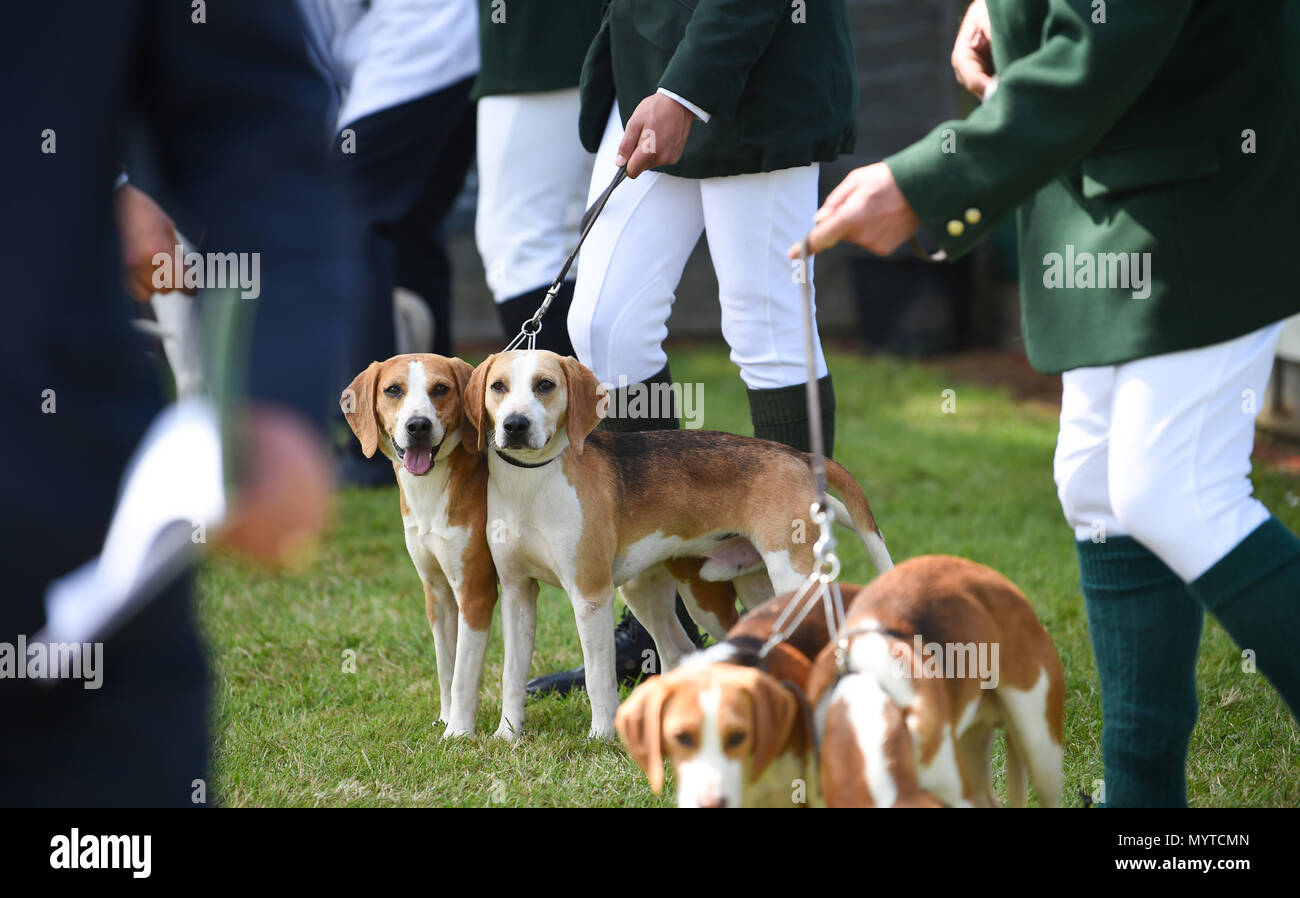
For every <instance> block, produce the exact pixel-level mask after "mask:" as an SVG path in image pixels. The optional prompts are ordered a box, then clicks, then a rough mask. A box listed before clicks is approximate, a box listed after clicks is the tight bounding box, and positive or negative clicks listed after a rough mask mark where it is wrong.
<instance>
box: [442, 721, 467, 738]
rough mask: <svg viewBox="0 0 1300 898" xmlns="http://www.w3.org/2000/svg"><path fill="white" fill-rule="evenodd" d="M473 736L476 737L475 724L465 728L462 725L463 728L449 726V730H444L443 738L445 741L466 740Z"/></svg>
mask: <svg viewBox="0 0 1300 898" xmlns="http://www.w3.org/2000/svg"><path fill="white" fill-rule="evenodd" d="M473 735H474V726H473V724H471V725H469V726H465V725H463V724H462V725H461V726H452V725H451V724H447V729H445V730H443V733H442V738H444V739H462V738H465V737H468V736H473Z"/></svg>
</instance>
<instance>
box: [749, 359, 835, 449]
mask: <svg viewBox="0 0 1300 898" xmlns="http://www.w3.org/2000/svg"><path fill="white" fill-rule="evenodd" d="M817 388H818V391H819V393H820V396H821V402H822V438H823V440H824V441H825V443H826V457H827V458H830V457H831V455H832V453H833V452H834V450H835V386H834V385H833V384H832V383H831V376H830V375H829V374H827V375H826V376H825V377H823V378H822V379H821V380H819V381H817ZM747 392H748V395H749V419H750V420H751V421H752V422H753V424H754V436H756V437H758V438H759V439H760V440H772V441H773V442H776V443H785V444H786V445H787V446H793V447H794V448H795V449H798V450H800V451H801V452H807V451H809V450H810V449H811V448H812V447H811V445H810V443H809V436H808V396H807V391H806V387H805V385H804V384H795V385H794V386H792V387H776V388H774V389H770V390H748V391H747Z"/></svg>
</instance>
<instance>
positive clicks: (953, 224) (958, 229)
mask: <svg viewBox="0 0 1300 898" xmlns="http://www.w3.org/2000/svg"><path fill="white" fill-rule="evenodd" d="M965 231H966V226H965V225H964V224H962V223H961V222H960V221H958V220H957V219H955V218H954V219H953V220H952V221H950V222H948V233H949V234H951V235H952V236H954V237H960V236H961V235H962V234H963V233H965Z"/></svg>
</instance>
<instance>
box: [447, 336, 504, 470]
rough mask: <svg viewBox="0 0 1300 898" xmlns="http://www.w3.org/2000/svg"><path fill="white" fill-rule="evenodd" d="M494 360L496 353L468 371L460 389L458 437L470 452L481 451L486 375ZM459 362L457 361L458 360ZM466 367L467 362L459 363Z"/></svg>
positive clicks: (458, 371)
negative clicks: (460, 416)
mask: <svg viewBox="0 0 1300 898" xmlns="http://www.w3.org/2000/svg"><path fill="white" fill-rule="evenodd" d="M495 358H496V353H493V354H492V355H490V356H488V357H487V358H485V359H484V360H483V361H482V362H480V363H479V366H478V367H477V368H474V369H472V370H471V371H470V375H469V379H468V380H466V381H465V383H464V385H463V386H462V388H461V396H460V407H461V409H462V410H463V414H462V419H461V424H460V426H461V430H462V433H461V435H460V442H461V445H462V446H464V447H465V448H466V449H468V450H469V451H470V452H480V451H482V449H483V415H484V414H485V411H484V405H485V403H486V400H487V373H488V369H489V368H491V367H492V360H493V359H495ZM458 361H459V360H458ZM461 364H463V365H465V366H466V367H468V365H469V363H468V362H461ZM456 377H457V378H458V379H459V377H460V369H459V368H458V369H457V374H456Z"/></svg>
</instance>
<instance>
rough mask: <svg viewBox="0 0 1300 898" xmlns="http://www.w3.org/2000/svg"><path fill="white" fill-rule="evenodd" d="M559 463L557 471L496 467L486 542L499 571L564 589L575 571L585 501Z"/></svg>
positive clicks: (504, 465)
mask: <svg viewBox="0 0 1300 898" xmlns="http://www.w3.org/2000/svg"><path fill="white" fill-rule="evenodd" d="M558 464H559V463H558V462H557V463H556V469H555V470H554V471H550V470H547V471H542V470H537V469H527V468H514V467H511V466H509V465H507V464H505V463H504V462H503V463H501V464H500V465H498V466H495V467H494V468H493V469H492V476H491V478H490V479H489V480H488V523H487V538H488V546H489V547H490V548H491V550H492V558H493V561H495V563H496V565H497V569H498V570H499V571H502V572H509V573H511V574H514V575H518V576H526V577H531V578H533V579H536V580H541V581H543V582H546V583H550V584H552V585H555V586H560V587H564V586H565V585H566V584H569V583H572V580H573V576H574V573H575V571H576V566H577V559H578V543H579V541H580V540H581V539H582V503H581V501H580V500H579V499H578V492H577V490H575V489H574V488H573V485H572V484H570V483H569V481H568V480H567V479H566V478H565V477H564V476H563V474H562V473H561V472H560V470H559V467H558ZM501 468H504V469H505V470H500V469H501Z"/></svg>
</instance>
